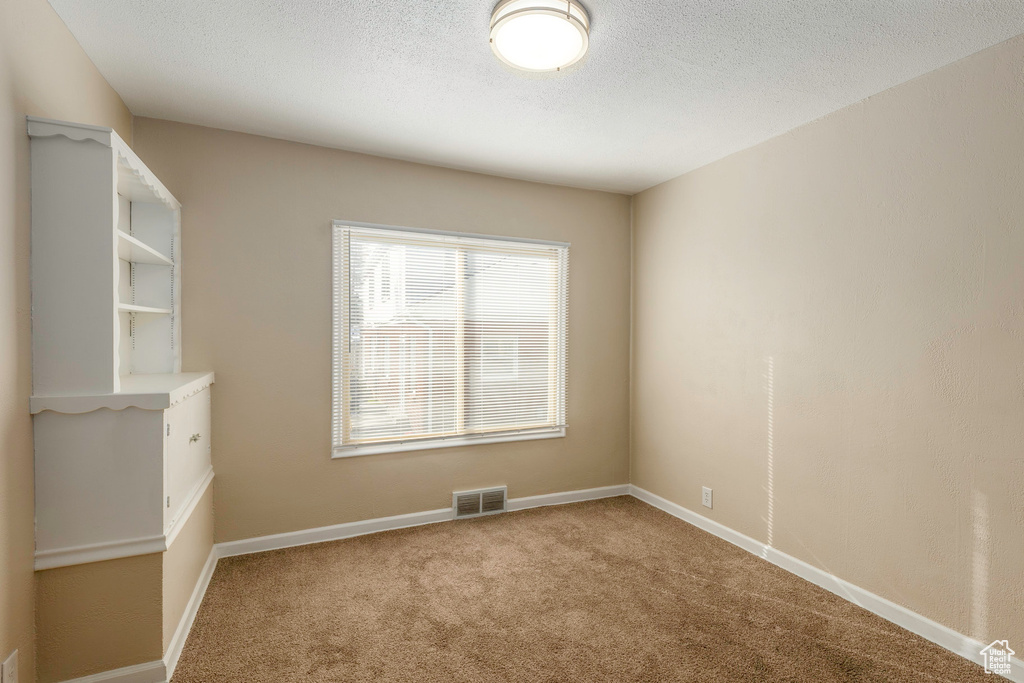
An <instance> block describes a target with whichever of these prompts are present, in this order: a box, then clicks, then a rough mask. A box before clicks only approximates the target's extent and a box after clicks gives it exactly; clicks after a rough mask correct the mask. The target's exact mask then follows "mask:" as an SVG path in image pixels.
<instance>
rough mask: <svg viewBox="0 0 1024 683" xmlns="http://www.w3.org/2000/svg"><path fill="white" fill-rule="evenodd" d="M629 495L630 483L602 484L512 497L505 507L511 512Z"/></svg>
mask: <svg viewBox="0 0 1024 683" xmlns="http://www.w3.org/2000/svg"><path fill="white" fill-rule="evenodd" d="M628 495H629V484H619V485H618V486H602V487H600V488H596V489H581V490H579V491H564V492H562V493H545V494H543V495H540V496H526V497H525V498H510V499H509V500H508V502H507V503H506V504H505V507H506V508H507V509H508V511H509V512H513V511H515V510H526V509H529V508H537V507H543V506H545V505H564V504H566V503H580V502H582V501H585V500H597V499H598V498H614V497H615V496H628Z"/></svg>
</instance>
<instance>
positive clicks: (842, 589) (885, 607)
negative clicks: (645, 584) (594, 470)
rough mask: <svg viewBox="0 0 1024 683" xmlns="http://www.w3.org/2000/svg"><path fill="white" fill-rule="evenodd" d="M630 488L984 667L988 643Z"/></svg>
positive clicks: (1018, 669) (1019, 673)
mask: <svg viewBox="0 0 1024 683" xmlns="http://www.w3.org/2000/svg"><path fill="white" fill-rule="evenodd" d="M629 489H630V493H631V494H632V495H633V496H634V497H635V498H638V499H639V500H642V501H643V502H645V503H647V504H649V505H652V506H654V507H656V508H658V509H659V510H662V511H663V512H667V513H668V514H670V515H672V516H673V517H678V518H679V519H681V520H683V521H684V522H688V523H690V524H692V525H694V526H695V527H697V528H699V529H703V530H704V531H706V532H708V533H709V534H712V535H714V536H718V537H719V538H721V539H723V540H725V541H728V542H729V543H732V544H733V545H735V546H738V547H740V548H742V549H743V550H746V551H747V552H749V553H752V554H754V555H757V556H758V557H760V558H762V559H765V560H768V561H769V562H771V563H772V564H774V565H775V566H777V567H781V568H782V569H785V570H786V571H788V572H790V573H792V574H796V575H797V576H799V577H800V578H802V579H805V580H807V581H810V582H811V583H813V584H815V585H816V586H820V587H821V588H824V589H825V590H827V591H829V592H830V593H835V594H836V595H838V596H839V597H841V598H843V599H845V600H848V601H850V602H852V603H853V604H855V605H858V606H860V607H863V608H864V609H866V610H867V611H869V612H872V613H873V614H877V615H878V616H880V617H882V618H883V619H885V620H886V621H890V622H892V623H894V624H896V625H897V626H900V627H902V628H905V629H906V630H908V631H910V632H911V633H916V634H917V635H919V636H921V637H922V638H924V639H925V640H928V641H931V642H932V643H935V644H936V645H938V646H939V647H942V648H945V649H947V650H949V651H950V652H953V653H955V654H958V655H960V656H961V657H963V658H964V659H969V660H971V661H972V662H974V663H976V664H981V665H984V659H983V657H982V655H981V649H982V648H983V647H985V644H984V643H981V642H979V641H977V640H975V639H973V638H970V637H968V636H965V635H963V634H961V633H957V632H956V631H954V630H953V629H951V628H949V627H947V626H943V625H942V624H940V623H938V622H935V621H932V620H931V619H929V618H927V617H924V616H921V615H920V614H918V613H916V612H912V611H911V610H909V609H907V608H906V607H903V606H902V605H897V604H896V603H894V602H891V601H889V600H886V599H885V598H883V597H881V596H879V595H875V594H874V593H871V592H869V591H867V590H864V589H863V588H861V587H859V586H855V585H854V584H852V583H850V582H849V581H844V580H843V579H840V578H839V577H837V576H834V575H832V574H829V573H828V572H826V571H825V570H823V569H818V568H817V567H813V566H811V565H809V564H807V563H806V562H804V561H803V560H798V559H797V558H795V557H793V556H792V555H787V554H786V553H784V552H782V551H780V550H776V549H775V548H772V547H771V546H768V545H765V544H764V543H761V542H760V541H756V540H754V539H753V538H750V537H749V536H746V535H744V534H741V533H740V532H738V531H735V530H734V529H730V528H729V527H727V526H725V525H723V524H719V523H718V522H715V521H713V520H710V519H708V518H707V517H704V516H703V515H699V514H697V513H696V512H694V511H692V510H689V509H687V508H684V507H683V506H681V505H677V504H676V503H673V502H671V501H669V500H666V499H664V498H662V497H661V496H657V495H655V494H653V493H651V492H650V491H646V490H644V489H642V488H640V487H639V486H634V485H632V484H630V486H629ZM1011 659H1012V666H1013V668H1012V671H1013V673H1012V674H1011V675H1010V680H1012V681H1017V682H1018V683H1024V662H1022V661H1021V660H1019V659H1017V658H1015V657H1014V658H1011Z"/></svg>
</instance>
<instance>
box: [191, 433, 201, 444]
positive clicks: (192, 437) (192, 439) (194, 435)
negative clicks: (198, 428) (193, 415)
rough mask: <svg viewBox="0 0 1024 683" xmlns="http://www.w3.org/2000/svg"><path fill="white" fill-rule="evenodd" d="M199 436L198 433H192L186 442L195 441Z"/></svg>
mask: <svg viewBox="0 0 1024 683" xmlns="http://www.w3.org/2000/svg"><path fill="white" fill-rule="evenodd" d="M200 438H202V437H201V436H200V435H199V434H193V435H192V436H190V437H188V442H189V443H195V442H196V441H199V439H200Z"/></svg>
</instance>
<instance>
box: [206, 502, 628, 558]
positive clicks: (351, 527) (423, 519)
mask: <svg viewBox="0 0 1024 683" xmlns="http://www.w3.org/2000/svg"><path fill="white" fill-rule="evenodd" d="M626 495H629V484H621V485H619V486H603V487H601V488H596V489H582V490H579V491H566V492H563V493H548V494H544V495H541V496H527V497H525V498H509V499H508V501H507V503H506V508H507V509H508V511H510V512H512V511H515V510H525V509H527V508H533V507H540V506H543V505H562V504H563V503H576V502H579V501H584V500H595V499H597V498H609V497H611V496H626ZM452 516H453V511H452V508H440V509H438V510H427V511H425V512H413V513H410V514H407V515H395V516H394V517H377V518H375V519H363V520H359V521H357V522H346V523H345V524H334V525H332V526H322V527H318V528H316V529H303V530H302V531H289V532H287V533H283V534H273V535H271V536H258V537H256V538H246V539H242V540H240V541H228V542H226V543H218V544H217V553H218V556H219V557H232V556H234V555H248V554H249V553H260V552H264V551H267V550H279V549H281V548H291V547H294V546H298V545H308V544H310V543H324V542H326V541H340V540H341V539H343V538H352V537H353V536H362V535H364V534H374V533H377V532H378V531H389V530H391V529H404V528H406V527H411V526H420V525H422V524H435V523H437V522H447V521H449V520H451V519H452Z"/></svg>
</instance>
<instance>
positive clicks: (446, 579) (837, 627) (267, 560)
mask: <svg viewBox="0 0 1024 683" xmlns="http://www.w3.org/2000/svg"><path fill="white" fill-rule="evenodd" d="M173 680H174V683H200V682H202V683H209V682H213V681H232V682H234V681H253V682H262V681H266V682H267V683H270V682H273V683H290V682H292V681H295V682H298V681H313V682H317V681H424V682H430V681H445V682H448V681H481V682H483V681H488V682H492V683H493V682H498V681H523V682H527V681H529V682H531V683H532V682H534V681H545V682H552V683H554V682H556V681H557V682H562V681H587V682H592V681H615V682H628V681H650V682H660V681H700V682H702V683H703V682H715V681H813V682H815V683H820V682H824V681H886V682H891V681H974V680H978V681H987V682H988V683H994V680H1000V679H995V677H993V676H986V675H985V674H984V673H983V672H982V669H981V668H980V667H978V666H976V665H974V664H972V663H970V662H968V661H966V660H964V659H961V658H960V657H957V656H956V655H954V654H951V653H949V652H947V651H945V650H943V649H941V648H939V647H937V646H935V645H932V644H930V643H928V642H927V641H925V640H923V639H921V638H918V637H917V636H915V635H913V634H911V633H909V632H907V631H904V630H902V629H900V628H898V627H896V626H893V625H892V624H890V623H888V622H887V621H884V620H883V619H880V618H878V617H876V616H874V615H872V614H870V613H868V612H866V611H865V610H862V609H860V608H858V607H855V606H853V605H852V604H850V603H848V602H846V601H845V600H842V599H840V598H838V597H836V596H834V595H832V594H831V593H828V592H826V591H824V590H822V589H820V588H818V587H816V586H814V585H812V584H810V583H807V582H805V581H803V580H802V579H799V578H797V577H795V576H793V575H792V574H789V573H787V572H785V571H783V570H781V569H779V568H777V567H775V566H773V565H771V564H769V563H768V562H765V561H763V560H761V559H759V558H756V557H754V556H752V555H750V554H749V553H746V552H744V551H742V550H740V549H738V548H736V547H734V546H732V545H730V544H728V543H726V542H725V541H722V540H720V539H718V538H715V537H714V536H711V535H710V534H707V533H705V532H703V531H700V530H699V529H697V528H695V527H693V526H690V525H688V524H686V523H684V522H681V521H679V520H677V519H675V518H673V517H670V516H669V515H667V514H665V513H663V512H661V511H659V510H656V509H654V508H652V507H650V506H648V505H646V504H644V503H641V502H639V501H637V500H635V499H633V498H629V497H621V498H610V499H605V500H600V501H592V502H587V503H576V504H572V505H563V506H558V507H548V508H538V509H534V510H526V511H523V512H515V513H506V514H503V515H497V516H493V517H486V518H480V519H475V520H460V521H458V522H447V523H443V524H433V525H429V526H423V527H417V528H413V529H403V530H398V531H389V532H385V533H381V534H375V535H370V536H361V537H358V538H353V539H348V540H344V541H337V542H333V543H322V544H319V545H311V546H304V547H300V548H291V549H287V550H278V551H272V552H267V553H261V554H258V555H247V556H242V557H233V558H225V559H223V560H221V561H220V564H219V566H218V567H217V571H216V573H215V574H214V576H213V580H212V581H211V583H210V587H209V590H208V591H207V593H206V599H205V601H204V602H203V605H202V607H201V608H200V610H199V615H198V616H197V618H196V621H195V626H194V627H193V629H192V633H191V635H190V636H189V639H188V642H187V643H186V645H185V650H184V652H183V654H182V656H181V659H180V661H179V663H178V668H177V670H176V672H175V674H174V679H173Z"/></svg>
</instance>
